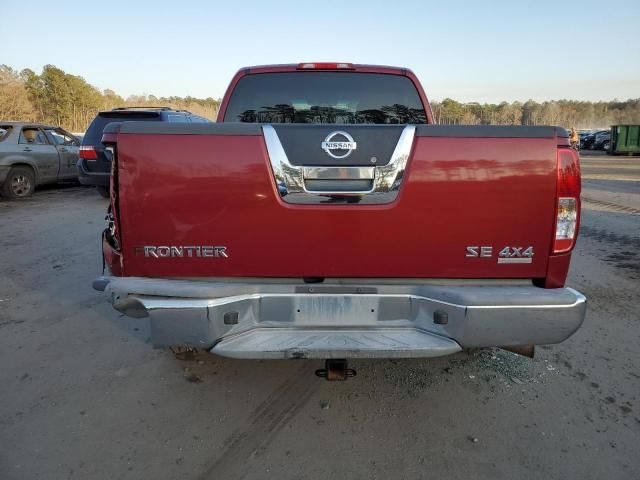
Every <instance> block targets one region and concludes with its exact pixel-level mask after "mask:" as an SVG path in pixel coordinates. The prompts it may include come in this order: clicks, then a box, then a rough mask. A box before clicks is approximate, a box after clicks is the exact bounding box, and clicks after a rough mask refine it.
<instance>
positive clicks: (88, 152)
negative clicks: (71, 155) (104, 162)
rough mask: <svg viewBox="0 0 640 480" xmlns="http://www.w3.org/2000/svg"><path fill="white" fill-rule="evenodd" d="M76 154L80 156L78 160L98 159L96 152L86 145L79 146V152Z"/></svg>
mask: <svg viewBox="0 0 640 480" xmlns="http://www.w3.org/2000/svg"><path fill="white" fill-rule="evenodd" d="M78 154H79V155H80V158H84V159H85V160H97V159H98V152H96V149H95V148H94V147H90V146H88V145H83V146H81V147H80V150H79V151H78Z"/></svg>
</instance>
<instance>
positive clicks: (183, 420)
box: [0, 155, 640, 480]
mask: <svg viewBox="0 0 640 480" xmlns="http://www.w3.org/2000/svg"><path fill="white" fill-rule="evenodd" d="M582 168H583V176H584V181H583V217H582V230H581V234H580V238H579V240H578V244H577V248H576V251H575V253H574V256H573V262H572V267H571V272H570V278H569V281H568V285H569V286H572V287H574V288H576V289H578V290H580V291H581V292H583V293H584V294H585V295H586V296H587V297H588V301H589V307H588V315H587V319H586V321H585V323H584V325H583V327H582V328H581V329H580V330H579V331H578V332H577V333H576V334H575V335H574V336H573V337H571V338H570V339H569V340H567V341H566V342H564V343H562V344H559V345H553V346H543V347H540V348H538V349H537V353H536V357H535V359H533V360H529V359H527V358H524V357H520V356H517V355H515V354H511V353H509V352H505V351H501V350H497V349H483V350H477V351H472V352H464V353H460V354H457V355H454V356H450V357H443V358H438V359H430V360H428V359H427V360H367V361H364V360H363V361H357V362H355V361H354V362H352V366H353V367H354V368H356V369H357V372H358V375H357V377H355V378H354V379H351V380H349V381H347V382H344V383H338V382H335V383H329V382H326V381H323V380H320V379H318V378H317V377H315V376H314V375H313V372H314V370H315V369H316V368H320V367H321V362H317V361H302V360H301V361H239V360H230V359H224V358H220V357H216V356H213V355H210V354H207V353H199V354H197V355H195V356H193V357H187V358H183V359H178V358H176V356H175V355H174V353H173V352H171V351H169V350H166V349H160V350H156V349H153V348H151V346H150V345H149V343H148V335H149V332H148V325H146V324H145V321H144V320H133V319H130V318H127V317H123V316H121V315H119V314H118V313H117V312H116V311H114V310H113V309H112V307H111V305H110V304H109V303H108V301H107V299H106V298H105V297H104V296H103V295H102V294H100V293H98V292H95V291H93V290H92V289H91V280H92V279H93V278H94V277H96V276H97V275H99V274H100V272H101V268H102V265H101V259H100V230H101V229H102V228H103V225H104V215H105V208H106V201H105V200H104V199H102V198H100V197H99V196H98V195H97V194H96V193H95V192H94V191H92V190H91V189H88V188H83V187H78V186H56V187H48V188H45V189H40V190H38V191H37V192H36V194H35V196H34V197H33V198H31V199H28V200H26V201H22V202H7V201H5V200H2V199H0V479H2V480H13V479H19V480H23V479H29V480H35V479H47V480H54V479H109V480H112V479H147V478H152V479H178V478H180V479H198V480H200V479H201V480H205V479H224V480H230V479H235V478H247V479H264V478H277V479H283V480H284V479H316V478H349V479H390V478H407V479H414V478H425V479H426V478H429V479H432V478H438V479H450V478H451V479H453V478H455V479H459V478H483V479H484V478H486V479H514V478H517V479H529V478H531V479H533V478H536V479H540V478H545V479H574V478H577V479H581V480H585V479H598V480H599V479H602V478H607V479H608V480H612V479H633V478H640V455H638V445H639V443H640V398H639V397H640V355H639V354H638V345H639V344H640V318H639V317H640V314H639V313H638V312H640V158H637V157H636V158H626V157H625V158H622V157H620V158H618V157H607V156H603V155H596V156H593V155H591V156H583V158H582Z"/></svg>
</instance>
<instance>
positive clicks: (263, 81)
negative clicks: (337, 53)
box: [224, 72, 427, 124]
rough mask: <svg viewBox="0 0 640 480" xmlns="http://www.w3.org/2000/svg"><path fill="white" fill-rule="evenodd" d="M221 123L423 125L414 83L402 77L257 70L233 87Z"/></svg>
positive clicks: (423, 116) (423, 113) (421, 111)
mask: <svg viewBox="0 0 640 480" xmlns="http://www.w3.org/2000/svg"><path fill="white" fill-rule="evenodd" d="M224 121H225V122H249V123H256V122H257V123H374V124H398V123H427V118H426V113H425V110H424V106H423V105H422V102H421V101H420V97H419V95H418V91H417V90H416V87H415V86H414V85H413V82H411V80H410V79H409V78H407V77H404V76H401V75H386V74H379V73H353V72H351V73H345V72H288V73H261V74H254V75H247V76H245V77H242V78H241V79H240V81H239V82H238V84H237V85H236V87H235V89H234V91H233V94H232V95H231V99H230V101H229V106H228V107H227V111H226V113H225V117H224Z"/></svg>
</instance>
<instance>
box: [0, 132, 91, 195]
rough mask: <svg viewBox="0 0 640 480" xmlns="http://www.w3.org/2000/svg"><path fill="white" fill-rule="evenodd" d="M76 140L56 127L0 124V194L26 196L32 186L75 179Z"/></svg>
mask: <svg viewBox="0 0 640 480" xmlns="http://www.w3.org/2000/svg"><path fill="white" fill-rule="evenodd" d="M79 146H80V141H79V140H78V138H76V137H75V136H74V135H72V134H71V133H69V132H67V131H65V130H63V129H62V128H59V127H52V126H49V125H42V124H38V123H27V122H1V121H0V187H1V189H0V192H1V193H2V195H3V196H4V197H8V198H23V197H28V196H30V195H31V194H32V193H33V191H34V189H35V187H36V185H41V184H44V183H55V182H58V181H61V180H77V179H78V167H77V163H78V148H79Z"/></svg>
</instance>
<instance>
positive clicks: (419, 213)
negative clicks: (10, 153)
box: [94, 63, 586, 359]
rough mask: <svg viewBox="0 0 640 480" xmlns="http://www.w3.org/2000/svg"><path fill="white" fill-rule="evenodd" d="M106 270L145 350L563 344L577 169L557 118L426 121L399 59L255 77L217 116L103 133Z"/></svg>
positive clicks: (328, 354) (579, 304)
mask: <svg viewBox="0 0 640 480" xmlns="http://www.w3.org/2000/svg"><path fill="white" fill-rule="evenodd" d="M103 143H105V145H108V146H109V151H110V152H112V157H113V161H112V181H111V201H110V202H111V203H110V207H109V217H108V218H109V225H108V228H107V229H106V230H105V232H104V236H103V255H104V259H105V262H106V265H107V266H108V269H109V272H110V275H109V276H103V277H100V278H98V279H97V280H96V281H95V282H94V287H95V288H96V289H98V290H104V291H106V292H108V293H109V294H110V296H111V300H112V303H113V306H114V307H115V308H116V309H117V310H119V311H120V312H123V313H125V314H126V315H128V316H130V317H134V318H139V317H148V319H149V320H150V323H151V341H152V343H153V344H154V345H155V346H168V345H174V346H175V345H181V346H191V347H199V348H204V349H209V350H210V351H211V352H212V353H216V354H219V355H224V356H228V357H237V358H323V359H347V358H354V357H433V356H439V355H446V354H450V353H454V352H457V351H459V350H461V349H465V348H472V347H487V346H499V347H508V348H520V347H523V348H525V349H527V350H528V349H529V347H530V346H532V345H536V344H550V343H557V342H561V341H563V340H565V339H566V338H567V337H569V336H570V335H571V334H572V333H574V332H575V331H576V330H577V329H578V327H579V326H580V325H581V323H582V321H583V319H584V316H585V311H586V300H585V297H584V296H583V295H581V294H580V293H579V292H577V291H575V290H573V289H571V288H565V287H564V283H565V279H566V277H567V270H568V268H569V261H570V258H571V250H572V249H573V246H574V244H575V239H576V237H577V234H578V227H579V219H580V167H579V159H578V155H577V153H576V152H575V151H573V150H572V149H571V148H570V147H569V142H568V138H567V132H566V131H565V130H564V129H562V128H558V127H551V126H532V127H512V126H488V125H478V126H464V125H456V126H450V125H434V123H433V116H432V113H431V109H430V107H429V103H428V101H427V98H426V96H425V94H424V91H423V89H422V87H421V85H420V83H419V82H418V80H417V78H416V76H415V75H414V74H413V73H412V72H411V71H410V70H407V69H404V68H391V67H380V66H368V65H352V64H347V63H337V64H336V63H331V64H329V63H305V64H300V65H277V66H266V67H250V68H244V69H242V70H240V71H239V72H238V73H237V74H236V76H235V77H234V78H233V80H232V82H231V85H230V86H229V88H228V90H227V92H226V95H225V96H224V99H223V101H222V104H221V108H220V114H219V117H218V122H217V123H213V124H171V123H153V122H146V123H145V122H126V123H115V124H110V125H109V126H107V128H106V129H105V131H104V136H103Z"/></svg>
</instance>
